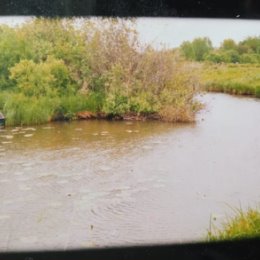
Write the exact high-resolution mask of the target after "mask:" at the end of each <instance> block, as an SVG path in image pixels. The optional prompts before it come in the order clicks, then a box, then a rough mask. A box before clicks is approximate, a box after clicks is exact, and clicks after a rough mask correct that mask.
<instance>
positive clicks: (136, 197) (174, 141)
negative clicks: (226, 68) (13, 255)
mask: <svg viewBox="0 0 260 260" xmlns="http://www.w3.org/2000/svg"><path fill="white" fill-rule="evenodd" d="M202 100H203V101H204V102H205V103H206V104H207V106H206V109H205V110H204V111H202V112H201V113H200V114H199V115H198V118H197V123H196V124H186V125H181V124H178V125H174V124H168V123H161V122H107V121H81V122H71V123H53V124H49V125H44V126H37V127H22V128H6V129H4V130H1V131H0V196H1V201H0V233H1V236H0V250H14V249H16V250H18V249H32V248H35V249H42V248H45V249H46V248H48V249H52V248H71V247H72V248H75V247H93V246H105V245H106V246H107V245H119V244H121V245H122V244H124V245H125V244H138V243H168V242H169V243H170V242H180V241H187V240H200V239H203V238H204V237H205V234H206V231H207V228H208V227H209V219H210V215H211V214H215V216H216V218H217V222H218V221H219V222H221V221H223V217H224V216H225V212H227V211H228V210H229V209H228V207H227V204H228V205H230V206H234V207H237V206H239V205H240V204H241V205H242V206H248V205H251V204H252V205H253V206H255V205H256V204H257V202H258V201H259V198H260V193H259V191H258V190H259V189H258V185H257V183H259V181H260V176H259V174H258V169H259V167H260V161H259V159H258V157H259V156H258V154H259V152H260V136H259V134H258V133H259V129H260V114H259V113H258V111H259V109H260V102H259V101H256V100H254V99H247V98H235V97H230V96H226V95H222V94H207V95H205V96H203V97H202Z"/></svg>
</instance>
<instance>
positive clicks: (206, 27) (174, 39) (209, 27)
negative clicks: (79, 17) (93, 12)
mask: <svg viewBox="0 0 260 260" xmlns="http://www.w3.org/2000/svg"><path fill="white" fill-rule="evenodd" d="M26 19H30V17H21V16H17V17H3V16H2V17H1V16H0V23H6V24H9V25H12V26H13V25H19V24H21V23H22V22H24V21H25V20H26ZM137 30H138V32H139V34H140V38H141V40H142V41H143V42H146V43H152V44H153V46H154V47H159V46H160V44H163V45H165V47H178V46H179V45H180V44H181V43H182V42H183V41H187V40H193V39H194V38H196V37H209V38H210V39H211V41H212V43H213V45H214V46H215V47H218V46H219V45H220V43H221V42H222V41H223V40H224V39H227V38H231V39H234V40H235V41H241V40H243V39H245V38H246V37H248V36H260V20H239V19H192V18H189V19H187V18H138V19H137Z"/></svg>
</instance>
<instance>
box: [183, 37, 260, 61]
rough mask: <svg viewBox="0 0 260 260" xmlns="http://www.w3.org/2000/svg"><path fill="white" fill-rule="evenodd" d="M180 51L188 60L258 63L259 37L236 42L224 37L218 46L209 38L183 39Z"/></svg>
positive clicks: (259, 51) (259, 54)
mask: <svg viewBox="0 0 260 260" xmlns="http://www.w3.org/2000/svg"><path fill="white" fill-rule="evenodd" d="M180 50H181V53H182V54H183V55H184V57H185V58H186V59H188V60H193V61H210V62H213V63H241V64H245V63H254V64H258V63H260V37H248V38H246V39H245V40H243V41H240V42H238V43H236V42H235V41H234V40H232V39H225V40H224V41H223V42H222V43H221V45H220V47H219V48H213V46H212V42H211V40H210V39H209V38H207V37H204V38H196V39H194V40H193V41H185V42H183V43H182V45H181V46H180Z"/></svg>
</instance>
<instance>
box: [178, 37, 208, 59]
mask: <svg viewBox="0 0 260 260" xmlns="http://www.w3.org/2000/svg"><path fill="white" fill-rule="evenodd" d="M212 49H213V47H212V43H211V41H210V39H209V38H206V37H204V38H196V39H194V40H193V41H192V42H188V41H186V42H184V43H183V44H182V45H181V50H182V53H183V54H184V56H185V57H186V58H187V59H189V60H196V61H203V60H204V58H205V56H206V55H207V54H208V53H209V52H210V51H211V50H212Z"/></svg>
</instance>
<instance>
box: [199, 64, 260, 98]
mask: <svg viewBox="0 0 260 260" xmlns="http://www.w3.org/2000/svg"><path fill="white" fill-rule="evenodd" d="M199 74H200V83H201V85H202V86H203V88H204V89H206V90H208V91H215V92H224V93H230V94H235V95H251V96H254V97H258V98H259V97H260V65H254V64H243V65H242V64H232V65H230V64H229V65H228V64H221V65H212V64H207V65H204V66H202V67H201V69H200V71H199Z"/></svg>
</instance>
